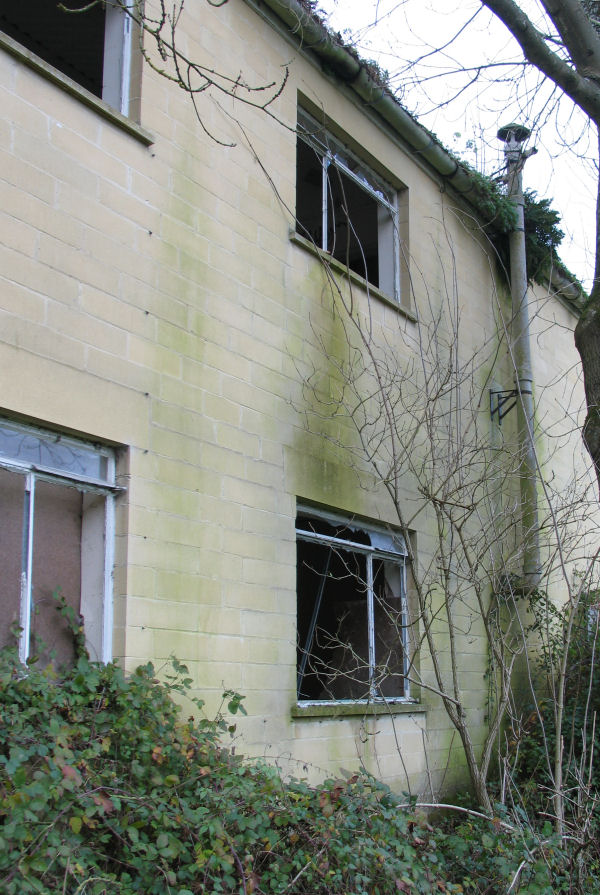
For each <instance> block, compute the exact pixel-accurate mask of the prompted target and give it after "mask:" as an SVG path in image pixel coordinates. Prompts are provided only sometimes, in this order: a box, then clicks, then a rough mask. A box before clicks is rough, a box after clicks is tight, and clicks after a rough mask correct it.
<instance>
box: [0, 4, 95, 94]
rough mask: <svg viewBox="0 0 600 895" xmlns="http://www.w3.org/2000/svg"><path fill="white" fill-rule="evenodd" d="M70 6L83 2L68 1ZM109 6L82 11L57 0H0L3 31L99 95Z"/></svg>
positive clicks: (0, 18)
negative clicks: (62, 8)
mask: <svg viewBox="0 0 600 895" xmlns="http://www.w3.org/2000/svg"><path fill="white" fill-rule="evenodd" d="M65 5H66V6H67V8H71V9H77V8H78V7H79V6H80V5H81V4H78V3H73V2H70V3H69V2H66V3H65ZM105 22H106V8H105V6H104V4H98V5H96V6H93V7H92V8H91V9H88V10H86V11H85V12H81V13H69V12H64V11H63V10H61V9H59V5H58V0H27V2H24V3H23V2H21V3H18V2H15V0H0V30H2V31H4V32H5V34H8V36H9V37H12V38H13V39H14V40H16V41H18V42H19V43H20V44H22V45H23V46H24V47H26V48H27V49H28V50H31V52H32V53H35V54H36V55H37V56H40V57H41V58H42V59H43V60H44V61H45V62H47V63H49V65H53V66H54V67H55V68H58V69H59V71H62V72H63V74H65V75H67V76H68V77H70V78H73V80H74V81H77V83H78V84H81V86H82V87H85V88H86V90H89V91H90V92H91V93H94V94H95V95H96V96H99V97H101V96H102V73H103V68H104V30H105Z"/></svg>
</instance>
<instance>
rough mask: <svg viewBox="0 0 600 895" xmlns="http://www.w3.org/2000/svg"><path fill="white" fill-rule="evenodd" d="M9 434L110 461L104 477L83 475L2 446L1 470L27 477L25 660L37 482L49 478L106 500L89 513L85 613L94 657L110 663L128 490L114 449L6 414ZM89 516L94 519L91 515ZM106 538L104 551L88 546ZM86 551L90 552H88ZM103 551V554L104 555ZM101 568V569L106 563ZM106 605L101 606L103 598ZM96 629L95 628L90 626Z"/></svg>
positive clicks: (1, 422)
mask: <svg viewBox="0 0 600 895" xmlns="http://www.w3.org/2000/svg"><path fill="white" fill-rule="evenodd" d="M5 432H8V433H9V434H13V435H16V436H19V435H21V436H29V437H30V438H33V439H37V440H38V442H39V444H40V446H42V447H43V446H51V445H53V444H60V445H61V446H64V447H67V448H68V449H70V450H71V451H72V452H73V455H74V456H77V455H79V456H80V457H84V456H85V455H88V456H89V455H90V453H92V454H93V455H94V456H96V457H100V458H102V460H103V461H104V473H103V474H102V475H101V476H98V477H96V476H89V475H83V474H78V473H76V472H74V471H73V470H71V469H69V468H68V464H59V463H57V464H56V465H55V466H53V465H52V464H47V463H46V464H45V463H34V462H31V461H30V460H27V459H23V458H21V457H19V456H18V452H16V451H10V450H7V449H6V448H5V447H3V446H2V444H0V468H3V469H6V470H8V471H11V472H15V473H18V474H20V475H23V476H24V478H25V487H24V494H25V505H24V513H23V529H22V536H23V540H22V557H21V589H20V628H21V633H20V637H19V658H20V660H21V661H22V662H26V661H27V659H28V657H29V650H30V638H31V616H32V613H33V611H34V608H35V607H34V605H33V596H32V577H33V576H32V573H33V549H34V520H35V488H36V484H37V482H40V481H46V482H52V483H54V484H63V485H65V486H70V487H74V488H76V490H78V491H80V492H82V493H83V494H84V495H86V494H89V495H90V497H92V496H93V495H97V496H102V497H103V498H104V504H103V506H104V512H103V513H99V512H98V507H96V508H95V509H94V510H92V511H91V512H90V513H84V518H83V520H82V532H81V540H82V551H81V552H82V574H81V579H82V580H81V601H80V611H81V614H82V615H83V616H84V618H85V617H87V618H88V619H89V620H90V624H89V625H88V630H87V631H85V634H86V643H87V646H88V649H89V650H90V654H91V655H92V657H93V658H95V659H99V660H100V661H101V662H104V663H107V662H110V660H111V659H112V633H113V566H114V541H115V506H114V502H115V496H116V495H117V494H118V493H119V492H121V491H123V490H124V489H123V488H122V487H120V486H118V485H116V484H115V455H114V451H113V450H111V449H110V448H108V447H105V446H99V445H93V444H90V443H88V442H84V441H79V440H78V439H73V438H71V437H69V436H63V435H60V434H58V433H55V432H49V431H46V430H43V429H38V428H36V427H33V426H24V425H21V424H18V423H13V422H12V421H10V420H6V419H4V418H0V434H3V433H5ZM88 517H89V518H88ZM100 538H101V539H102V550H101V551H100V550H99V549H98V548H97V546H96V547H95V548H94V549H91V550H85V544H84V542H85V541H86V540H87V541H89V540H94V541H95V542H96V544H97V542H98V539H100ZM84 550H85V554H84ZM100 553H101V556H99V554H100ZM94 565H95V567H96V568H95V570H94V568H93V567H94ZM100 566H101V567H100ZM94 580H96V581H97V580H101V588H102V593H101V594H99V593H98V592H97V590H98V588H97V585H95V584H94V585H92V584H91V583H90V582H92V581H94ZM99 600H100V601H101V604H102V605H101V607H100V609H99V607H98V605H97V604H98V601H99ZM91 628H93V629H94V630H90V629H91Z"/></svg>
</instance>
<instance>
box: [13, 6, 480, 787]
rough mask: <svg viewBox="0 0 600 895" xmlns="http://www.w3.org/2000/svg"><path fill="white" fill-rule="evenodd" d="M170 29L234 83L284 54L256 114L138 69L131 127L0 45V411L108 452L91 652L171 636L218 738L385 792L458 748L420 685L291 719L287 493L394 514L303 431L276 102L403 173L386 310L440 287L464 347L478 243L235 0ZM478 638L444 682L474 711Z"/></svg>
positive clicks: (288, 195)
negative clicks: (137, 130)
mask: <svg viewBox="0 0 600 895" xmlns="http://www.w3.org/2000/svg"><path fill="white" fill-rule="evenodd" d="M181 29H182V30H181V34H182V36H183V38H184V40H185V42H186V45H188V49H189V52H190V53H191V54H194V53H195V54H199V55H200V56H201V58H202V59H203V60H204V62H205V64H206V65H208V66H209V67H211V66H213V67H215V68H217V69H220V67H222V66H227V65H229V61H228V60H235V73H236V74H237V72H238V71H240V70H241V71H242V72H243V74H244V78H245V79H246V81H247V82H249V83H253V84H264V83H270V82H273V81H274V82H278V81H279V79H281V77H282V71H283V66H284V65H285V64H289V70H290V76H289V80H288V83H287V85H286V88H285V90H284V91H283V93H282V94H281V96H280V97H279V98H278V99H277V100H276V101H275V102H274V104H273V105H272V107H270V113H271V114H270V115H266V114H265V113H264V112H260V111H258V110H256V109H254V108H250V107H247V106H243V105H241V104H239V103H235V102H232V101H231V100H229V99H228V98H226V97H223V96H219V95H217V94H216V93H215V92H214V91H213V92H212V93H211V92H210V91H209V92H208V93H207V94H206V95H205V96H203V97H202V98H201V99H200V102H199V109H200V114H201V116H202V125H203V126H204V127H203V126H201V124H200V123H199V121H198V120H197V118H196V116H195V113H194V110H193V107H192V105H191V103H190V101H189V98H188V97H186V96H185V95H184V93H183V92H182V91H179V90H177V89H175V88H171V86H170V85H169V84H168V83H167V82H166V81H164V80H163V79H161V78H160V77H159V76H158V75H156V74H155V73H153V72H151V71H150V70H149V69H148V68H145V69H144V70H143V80H142V84H141V106H140V109H141V125H142V127H143V128H144V129H145V131H147V132H149V133H150V134H151V135H152V143H151V144H150V145H147V142H145V141H144V139H142V138H141V137H140V138H138V137H136V136H135V134H132V133H129V132H125V131H124V130H123V129H122V128H120V127H119V126H118V123H117V122H114V121H111V120H110V118H107V117H103V116H100V115H98V114H97V112H96V111H95V110H94V109H93V108H89V107H88V106H86V105H84V104H82V103H81V102H80V101H79V100H78V99H77V97H75V96H73V95H69V94H68V93H66V92H64V91H62V90H61V89H60V88H59V87H57V86H56V85H55V84H53V83H50V82H49V81H47V80H45V79H44V77H43V76H41V75H40V74H39V73H37V72H35V71H33V70H31V69H30V68H28V67H27V66H26V65H25V64H23V62H21V61H19V60H18V59H16V58H14V57H13V56H11V55H8V54H6V53H4V52H2V51H1V50H0V85H1V86H0V102H1V103H2V108H3V109H4V110H5V112H6V118H5V122H4V123H3V124H2V126H1V127H2V131H1V133H2V160H1V163H0V187H1V193H2V202H1V203H0V208H1V209H2V212H1V213H2V219H1V220H2V224H1V226H2V233H3V239H2V249H1V251H2V264H1V266H0V270H1V271H2V274H1V287H0V371H1V375H2V381H3V389H2V397H1V399H0V404H1V407H0V410H1V411H2V412H3V413H6V414H9V415H12V416H18V417H19V418H22V419H25V420H31V421H35V422H37V423H39V424H41V425H50V426H54V427H57V428H59V429H61V430H64V431H67V432H71V433H76V434H78V435H81V436H83V437H88V438H93V439H98V440H100V441H105V442H107V443H110V444H114V445H116V446H117V447H118V448H119V473H120V481H121V482H122V483H123V484H125V485H126V486H127V492H126V494H125V495H124V496H122V497H121V498H119V501H118V503H119V509H118V524H117V546H116V569H115V578H114V582H115V597H114V602H115V630H114V641H113V647H114V655H115V656H116V657H117V658H119V659H120V660H121V661H122V662H123V663H124V664H125V666H126V667H128V668H131V667H133V666H135V665H136V664H137V663H139V662H142V661H147V660H148V659H152V660H153V661H154V662H155V663H156V664H157V666H159V667H160V666H161V665H162V664H163V663H165V662H166V661H168V657H169V656H170V655H176V656H177V658H178V659H179V660H180V661H182V662H184V663H186V664H187V665H188V666H189V668H190V671H191V673H192V676H193V678H194V680H195V682H196V685H197V688H198V692H199V693H200V694H201V695H202V696H203V698H206V699H207V706H208V709H209V710H213V709H214V708H216V706H217V705H218V703H219V696H220V693H221V690H222V688H223V687H228V688H234V689H238V690H240V691H241V692H242V693H244V694H245V695H246V705H247V708H248V712H249V717H248V719H247V721H246V722H245V723H244V724H242V725H241V732H242V737H243V745H242V746H241V747H240V748H242V750H243V751H244V752H245V753H254V754H264V755H267V756H268V757H269V758H271V759H275V760H278V761H280V763H281V764H282V766H284V767H286V768H289V769H290V770H291V771H292V772H294V773H309V774H311V773H312V774H313V775H317V776H318V775H319V774H323V773H335V772H336V771H337V769H338V768H339V767H340V766H344V767H347V768H350V767H355V766H357V764H359V763H360V762H364V763H365V764H366V765H367V767H369V769H370V770H372V771H373V772H374V773H377V774H378V775H379V776H381V777H383V778H384V779H386V780H387V781H388V782H390V783H392V784H394V785H396V786H397V787H398V788H399V789H406V787H407V781H406V773H405V771H406V770H407V771H408V774H409V777H410V781H411V785H412V786H413V788H415V789H416V790H419V789H421V790H423V791H426V790H428V789H429V788H430V787H431V785H432V784H433V785H435V786H437V785H438V784H439V783H440V782H441V781H446V782H450V783H452V785H454V784H457V783H458V782H459V780H460V778H461V774H462V773H463V769H462V765H461V759H460V754H459V753H460V750H459V749H458V743H457V742H456V737H453V735H452V732H451V730H450V729H449V726H448V721H447V718H446V716H445V714H444V713H443V711H441V710H440V707H439V705H438V703H437V702H436V700H435V698H434V697H431V696H426V695H424V696H423V702H424V706H425V705H426V706H428V707H429V708H428V713H425V712H424V711H421V710H420V709H419V707H415V710H414V712H412V713H409V714H398V715H394V716H385V715H384V716H380V717H377V718H376V719H373V718H364V719H363V718H356V717H336V718H296V717H293V716H292V710H293V708H294V706H295V678H296V648H295V625H296V594H295V587H296V567H295V563H296V554H295V534H294V520H295V513H296V501H297V499H298V498H300V499H304V500H312V501H316V502H318V503H320V504H322V505H325V506H330V507H331V508H332V509H337V510H343V511H346V512H350V513H356V514H359V515H362V516H364V517H366V518H372V519H380V520H382V521H384V522H390V523H393V522H394V518H393V513H392V509H391V507H390V505H389V502H388V501H387V499H386V497H385V494H384V493H383V491H382V489H381V488H375V487H373V482H372V477H371V478H369V471H368V469H367V468H366V467H365V468H362V470H359V471H362V473H364V481H367V482H370V487H368V488H364V487H361V485H360V483H359V481H358V479H357V476H356V474H355V472H354V471H353V470H352V469H351V468H349V466H348V459H347V455H346V454H345V453H344V452H343V451H341V450H340V449H339V446H338V447H336V445H335V444H332V443H331V441H330V440H328V439H327V437H324V436H323V434H322V432H321V434H320V433H319V430H318V427H317V428H316V429H315V428H314V426H312V427H311V424H309V425H308V430H307V417H306V409H307V408H306V392H305V390H304V389H303V377H305V376H308V375H310V372H311V370H312V369H314V368H315V367H317V368H319V367H320V368H322V367H323V346H325V347H326V349H327V350H328V351H329V352H330V353H331V354H332V355H333V356H335V353H336V352H339V351H341V350H343V348H344V334H343V331H342V330H341V329H340V321H339V317H337V316H336V314H335V313H333V311H332V297H331V292H330V290H329V289H328V284H327V278H326V276H325V275H324V271H323V268H322V266H321V265H320V263H319V261H318V259H316V258H315V256H314V255H313V254H311V253H309V252H307V251H306V250H305V249H304V248H302V247H300V246H298V245H296V244H294V243H293V242H292V241H290V239H289V230H290V227H292V226H293V223H294V222H293V209H294V204H295V151H296V150H295V134H294V127H295V123H296V112H297V105H298V97H299V96H301V97H304V98H308V100H309V101H310V102H311V103H312V104H313V106H317V107H318V108H321V109H323V111H324V113H325V114H326V115H327V116H328V118H329V119H330V120H331V122H332V125H333V126H335V127H337V129H338V130H337V133H338V136H339V135H340V134H343V135H347V137H348V139H349V141H350V142H351V143H352V146H353V148H354V149H355V151H357V152H359V153H361V154H362V155H363V156H364V158H365V159H366V160H367V161H370V162H372V163H375V164H377V166H378V169H379V170H380V171H383V172H385V174H386V176H387V177H388V178H389V179H390V180H391V182H393V183H394V184H396V185H402V186H403V187H404V188H406V189H408V202H407V204H406V208H407V209H408V213H407V215H406V216H407V220H406V234H407V240H408V241H409V244H410V265H411V273H412V274H413V292H412V294H411V295H410V296H407V297H406V306H407V307H410V308H412V310H413V311H414V310H418V309H419V304H420V303H421V304H422V306H423V307H424V306H425V304H428V303H429V302H432V303H433V305H434V306H438V305H439V304H440V303H441V302H444V301H446V300H447V299H451V301H452V302H454V305H455V306H458V307H460V311H461V319H462V320H463V321H464V322H465V324H467V323H468V325H464V326H463V327H461V333H464V334H465V339H464V343H463V345H462V348H461V350H464V352H465V356H467V355H468V352H469V351H472V350H473V347H474V346H477V345H478V344H482V343H483V342H484V341H485V340H486V339H487V338H489V336H490V334H491V333H492V332H493V330H494V326H495V316H494V295H495V292H496V284H495V282H494V278H493V276H492V270H491V267H490V263H489V258H488V255H487V252H486V249H485V245H484V244H483V243H482V242H481V241H480V240H479V238H478V237H476V236H475V235H474V234H473V232H472V231H471V230H470V229H469V228H468V227H467V226H466V225H465V223H464V220H463V219H462V218H461V213H460V208H459V206H458V203H457V201H456V200H452V198H451V197H445V196H443V195H442V193H441V190H440V185H439V184H438V183H437V182H436V181H435V180H434V179H432V178H431V177H430V176H429V174H428V173H427V172H426V171H424V170H423V168H422V167H421V166H420V165H419V164H418V163H417V162H416V161H415V160H414V159H412V158H410V157H409V155H408V154H406V153H405V152H404V151H402V148H401V147H399V146H398V145H397V143H395V142H393V141H392V140H391V139H390V137H389V136H388V135H386V134H385V133H384V132H383V131H382V130H379V129H378V128H377V127H375V126H374V125H373V123H372V121H371V120H370V118H369V117H368V112H367V113H366V112H365V110H361V109H359V108H358V107H357V106H356V105H355V104H353V103H352V102H351V101H350V100H349V98H348V97H347V95H346V94H345V92H344V89H343V88H341V87H340V86H339V85H335V84H334V83H333V82H332V81H331V80H330V79H329V78H327V77H325V76H324V75H323V73H322V72H321V71H319V70H318V68H317V67H315V66H314V65H312V64H311V63H310V62H309V61H308V60H307V59H306V58H305V57H303V56H302V55H301V54H300V53H299V52H298V51H297V50H295V49H294V48H293V47H292V45H291V44H290V43H289V42H287V41H286V40H285V39H284V37H283V36H282V35H281V34H279V33H278V32H277V31H275V30H274V29H273V28H271V26H270V25H269V24H267V23H266V22H265V21H263V20H262V19H261V18H260V17H259V16H258V15H257V14H256V12H255V11H254V10H253V9H251V8H250V6H248V5H247V4H246V3H244V2H243V0H231V2H229V3H228V4H226V5H224V6H223V7H221V8H219V9H212V8H210V7H209V6H208V5H206V4H198V5H194V6H193V8H188V9H187V12H186V14H185V16H184V18H183V19H182V24H181ZM223 47H226V48H227V53H226V54H224V53H223V52H222V48H223ZM227 73H228V72H227ZM206 130H208V131H209V132H210V133H211V134H213V135H215V136H216V137H217V138H218V139H219V140H220V141H221V143H218V142H216V141H215V140H214V139H211V138H210V137H209V136H208V135H207V133H206ZM223 143H230V144H234V145H222V144H223ZM263 167H264V169H265V170H266V171H267V172H268V174H269V177H270V178H271V181H272V182H271V183H270V182H269V180H268V179H267V178H266V177H265V174H264V170H263ZM449 271H456V272H457V274H458V277H459V280H458V281H459V285H460V289H459V292H458V294H456V295H455V294H454V293H452V289H451V288H450V292H449V286H448V283H449V282H450V280H451V277H448V272H449ZM464 271H468V277H466V276H464V277H463V276H462V272H464ZM354 291H355V295H356V296H357V298H358V300H359V301H360V302H362V303H363V305H364V310H365V313H366V310H367V296H366V294H365V292H364V290H361V288H360V287H356V286H355V287H354ZM370 313H371V315H372V319H373V321H374V326H375V328H376V330H377V331H378V332H379V333H380V334H381V338H382V340H383V339H385V340H387V341H388V342H389V343H390V344H395V343H397V345H398V352H399V354H400V355H402V353H403V352H404V354H405V355H406V358H407V362H408V360H409V350H408V348H407V347H406V342H405V340H403V339H402V338H400V336H401V334H402V333H404V334H407V335H408V336H409V337H410V338H412V339H413V340H414V338H415V329H414V328H415V324H414V322H413V321H412V320H411V319H410V318H407V317H406V316H405V315H403V314H402V313H400V312H399V311H398V310H397V309H395V308H392V307H390V305H389V304H386V303H384V302H380V301H378V300H376V299H371V302H370ZM325 366H326V365H325ZM329 376H330V377H331V382H332V383H335V372H332V370H331V369H330V370H329ZM336 425H338V427H339V428H338V429H337V430H336V432H338V433H342V435H341V436H339V435H338V437H342V438H343V439H346V438H347V439H352V438H353V437H354V436H352V434H351V427H350V426H349V425H348V422H347V421H344V420H343V419H342V420H341V421H338V423H337V424H336ZM325 435H327V432H325ZM350 443H352V442H350ZM359 465H360V464H359ZM405 487H406V490H407V492H409V491H410V485H409V484H408V483H407V484H406V486H405ZM408 496H410V495H408ZM428 525H429V522H427V523H424V526H425V527H424V529H423V530H422V531H419V532H418V537H419V545H420V549H421V550H422V551H423V557H424V560H426V557H427V549H428V543H429V539H430V538H431V536H432V533H431V531H429V530H428V529H427V526H428ZM478 643H479V646H477V647H476V649H478V653H477V655H476V656H475V657H474V659H473V666H472V667H473V671H472V673H471V674H470V675H469V678H468V680H467V679H465V688H466V689H467V690H468V691H469V702H470V703H471V704H472V705H473V711H474V717H476V718H480V721H478V722H477V723H478V724H480V725H481V730H483V700H484V698H485V693H484V688H483V686H482V677H483V672H484V670H485V662H486V657H485V648H484V646H481V643H482V641H478ZM473 648H474V647H473V646H472V645H471V646H466V645H465V649H470V650H472V649H473ZM421 664H422V670H423V673H424V675H425V676H427V675H428V674H430V671H428V670H427V657H426V656H425V655H424V656H423V659H422V663H421ZM424 706H423V707H424ZM424 742H426V743H427V746H428V759H427V761H426V759H425V751H424ZM398 744H400V748H401V750H402V761H400V760H399V757H398ZM449 750H450V751H451V753H452V757H451V759H450V761H449V758H448V755H449ZM305 768H306V769H307V770H303V769H305Z"/></svg>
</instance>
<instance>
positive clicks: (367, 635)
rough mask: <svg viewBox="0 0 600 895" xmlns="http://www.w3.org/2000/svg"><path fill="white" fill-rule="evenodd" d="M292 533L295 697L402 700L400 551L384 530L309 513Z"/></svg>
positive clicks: (403, 634)
mask: <svg viewBox="0 0 600 895" xmlns="http://www.w3.org/2000/svg"><path fill="white" fill-rule="evenodd" d="M296 532H297V600H298V603H297V634H298V645H297V663H298V664H297V671H298V675H297V677H298V699H299V700H311V701H321V700H324V701H339V700H376V699H382V698H388V699H394V698H403V697H406V696H407V695H408V689H407V684H406V658H407V646H406V644H407V620H406V606H405V587H404V555H403V554H401V553H400V551H399V550H397V548H395V547H394V545H393V541H392V538H391V537H390V536H388V535H387V534H384V535H381V533H375V532H370V531H369V530H366V529H360V528H355V527H354V526H351V525H348V526H347V525H345V524H343V523H341V524H339V525H336V524H334V523H330V522H327V521H324V520H322V519H320V518H314V517H310V516H308V515H306V516H305V515H300V516H299V517H298V520H297V528H296ZM382 540H383V541H385V542H386V545H387V548H388V549H389V554H391V555H387V554H388V549H386V550H385V551H384V550H382V549H381V543H382ZM395 554H396V555H395Z"/></svg>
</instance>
